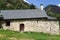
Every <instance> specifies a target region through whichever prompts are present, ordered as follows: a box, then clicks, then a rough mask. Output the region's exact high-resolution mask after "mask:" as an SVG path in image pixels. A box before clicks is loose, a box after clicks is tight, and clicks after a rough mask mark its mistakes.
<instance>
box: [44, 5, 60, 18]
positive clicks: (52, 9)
mask: <svg viewBox="0 0 60 40" xmlns="http://www.w3.org/2000/svg"><path fill="white" fill-rule="evenodd" d="M45 10H46V12H47V14H48V15H50V16H53V17H60V7H58V6H56V5H48V6H47V7H45Z"/></svg>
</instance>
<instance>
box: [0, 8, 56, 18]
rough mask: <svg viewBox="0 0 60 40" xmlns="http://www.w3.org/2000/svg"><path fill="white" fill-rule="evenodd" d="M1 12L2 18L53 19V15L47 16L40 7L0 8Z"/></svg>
mask: <svg viewBox="0 0 60 40" xmlns="http://www.w3.org/2000/svg"><path fill="white" fill-rule="evenodd" d="M1 14H2V15H3V18H4V19H25V18H45V17H46V18H48V19H55V18H53V17H49V16H48V15H47V14H46V12H45V10H40V9H29V10H1Z"/></svg>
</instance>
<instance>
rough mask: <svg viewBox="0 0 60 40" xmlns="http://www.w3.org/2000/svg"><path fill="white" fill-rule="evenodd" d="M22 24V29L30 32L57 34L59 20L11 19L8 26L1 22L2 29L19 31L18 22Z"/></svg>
mask: <svg viewBox="0 0 60 40" xmlns="http://www.w3.org/2000/svg"><path fill="white" fill-rule="evenodd" d="M22 23H23V24H24V25H25V28H24V31H32V32H44V33H50V34H59V22H58V21H47V20H38V21H37V20H18V21H16V20H13V21H10V26H5V22H4V23H3V24H2V26H3V29H5V30H7V29H9V30H14V31H20V28H19V27H20V24H22Z"/></svg>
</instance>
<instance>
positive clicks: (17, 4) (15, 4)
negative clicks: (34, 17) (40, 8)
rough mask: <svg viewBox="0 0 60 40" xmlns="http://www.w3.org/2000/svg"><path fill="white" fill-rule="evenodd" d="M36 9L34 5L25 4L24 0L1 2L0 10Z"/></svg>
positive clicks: (2, 0)
mask: <svg viewBox="0 0 60 40" xmlns="http://www.w3.org/2000/svg"><path fill="white" fill-rule="evenodd" d="M31 7H32V8H33V9H35V8H34V5H33V6H31V5H30V4H28V3H26V2H24V1H23V0H1V1H0V10H12V9H13V10H15V9H30V8H31Z"/></svg>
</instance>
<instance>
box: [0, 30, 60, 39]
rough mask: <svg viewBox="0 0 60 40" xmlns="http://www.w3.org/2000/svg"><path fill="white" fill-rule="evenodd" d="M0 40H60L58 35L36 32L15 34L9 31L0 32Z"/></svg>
mask: <svg viewBox="0 0 60 40" xmlns="http://www.w3.org/2000/svg"><path fill="white" fill-rule="evenodd" d="M0 40H60V35H50V34H46V33H37V32H31V33H28V32H24V33H20V32H16V31H10V30H0Z"/></svg>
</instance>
